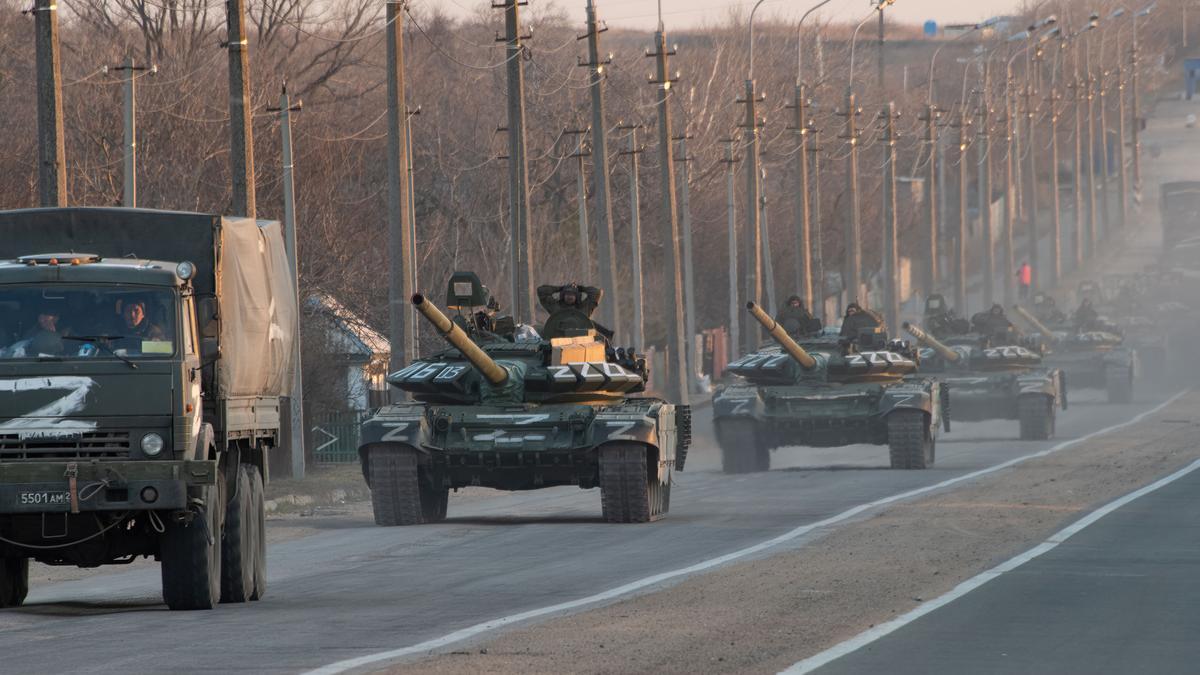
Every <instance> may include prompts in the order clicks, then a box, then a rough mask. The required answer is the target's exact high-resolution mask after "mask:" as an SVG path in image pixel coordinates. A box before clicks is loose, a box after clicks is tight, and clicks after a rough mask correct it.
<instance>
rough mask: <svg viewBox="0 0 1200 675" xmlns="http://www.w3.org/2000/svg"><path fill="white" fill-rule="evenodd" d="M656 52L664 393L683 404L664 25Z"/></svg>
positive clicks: (681, 330) (683, 371)
mask: <svg viewBox="0 0 1200 675" xmlns="http://www.w3.org/2000/svg"><path fill="white" fill-rule="evenodd" d="M654 46H655V49H654V53H653V54H652V55H651V56H653V58H654V60H655V64H656V66H657V68H656V71H657V78H656V80H655V81H654V82H652V84H653V85H654V86H655V87H656V88H657V91H658V92H659V98H658V105H657V108H658V150H659V162H660V167H659V169H660V171H661V176H662V178H661V180H662V184H661V189H662V217H663V222H662V224H661V226H660V227H661V236H662V242H663V244H664V248H665V249H666V250H665V253H666V260H665V261H664V262H666V270H665V275H664V276H665V281H666V284H665V286H666V287H665V288H664V289H663V290H664V291H665V293H664V296H665V298H666V302H667V306H666V310H667V316H666V319H667V349H668V351H669V352H670V353H669V355H668V356H669V361H668V362H666V363H664V364H663V365H665V366H667V367H666V374H667V379H666V386H665V387H663V393H664V394H665V395H666V397H667V400H669V401H672V402H674V403H678V404H681V405H687V404H688V402H689V400H690V399H689V392H688V386H687V357H686V354H687V349H688V341H687V340H685V336H684V332H685V331H684V326H685V325H686V324H685V318H684V308H683V288H682V287H683V274H682V269H681V267H682V265H681V258H682V255H681V253H680V250H679V248H680V242H679V238H680V237H679V214H678V210H677V202H676V201H675V161H674V145H673V141H672V139H673V138H674V136H673V135H672V133H671V93H672V78H671V71H670V68H669V66H668V63H667V59H668V58H669V57H670V56H672V55H673V54H674V53H675V52H674V50H670V51H668V50H667V36H666V33H665V32H663V30H662V27H661V26H660V27H659V30H658V31H657V32H656V33H655V34H654Z"/></svg>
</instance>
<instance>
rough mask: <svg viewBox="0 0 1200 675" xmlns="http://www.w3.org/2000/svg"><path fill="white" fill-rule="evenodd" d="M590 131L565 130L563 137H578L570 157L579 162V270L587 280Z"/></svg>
mask: <svg viewBox="0 0 1200 675" xmlns="http://www.w3.org/2000/svg"><path fill="white" fill-rule="evenodd" d="M588 131H590V129H586V128H585V129H563V136H576V137H577V138H578V140H577V141H576V143H575V152H573V153H571V155H570V157H571V158H573V159H576V160H578V166H579V175H578V176H577V177H576V181H577V182H576V189H577V190H578V191H579V269H581V270H583V272H582V274H581V276H582V277H583V278H585V279H587V278H591V275H592V250H591V241H590V237H589V230H588V209H587V176H586V174H587V171H586V170H585V169H584V159H585V158H586V157H589V156H590V155H591V153H590V152H588V151H587V149H586V148H585V147H584V145H583V139H584V136H585V135H586V134H587V133H588Z"/></svg>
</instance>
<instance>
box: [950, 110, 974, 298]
mask: <svg viewBox="0 0 1200 675" xmlns="http://www.w3.org/2000/svg"><path fill="white" fill-rule="evenodd" d="M954 126H955V128H957V129H958V232H957V234H956V236H955V242H954V306H955V307H957V308H958V311H959V312H961V313H962V314H963V315H964V316H968V315H969V314H968V312H967V193H968V192H969V190H968V188H969V186H968V185H967V158H968V156H969V154H968V152H967V150H968V144H967V138H968V136H967V130H968V128H969V127H970V126H971V121H970V118H968V117H967V108H966V106H965V105H964V106H961V107H959V109H958V122H957V123H956V124H955V125H954Z"/></svg>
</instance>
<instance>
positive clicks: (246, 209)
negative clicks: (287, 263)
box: [225, 0, 258, 218]
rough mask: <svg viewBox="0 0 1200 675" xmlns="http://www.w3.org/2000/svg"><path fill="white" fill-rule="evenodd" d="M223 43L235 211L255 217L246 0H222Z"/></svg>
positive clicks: (248, 216)
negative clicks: (223, 6) (227, 88)
mask: <svg viewBox="0 0 1200 675" xmlns="http://www.w3.org/2000/svg"><path fill="white" fill-rule="evenodd" d="M225 30H226V40H227V42H226V43H225V47H226V48H227V49H228V50H229V132H230V144H229V165H230V176H231V177H232V179H233V204H232V210H233V212H234V214H235V215H239V216H245V217H247V218H254V217H256V215H257V213H258V211H257V209H256V208H255V196H254V130H253V128H252V126H251V122H252V121H253V120H252V115H251V112H252V111H251V108H250V44H249V42H248V41H247V39H246V0H225Z"/></svg>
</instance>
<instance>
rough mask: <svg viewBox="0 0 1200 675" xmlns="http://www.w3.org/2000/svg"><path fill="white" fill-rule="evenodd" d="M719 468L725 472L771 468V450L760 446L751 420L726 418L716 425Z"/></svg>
mask: <svg viewBox="0 0 1200 675" xmlns="http://www.w3.org/2000/svg"><path fill="white" fill-rule="evenodd" d="M717 444H718V445H720V446H721V469H722V470H723V471H724V472H725V473H751V472H753V471H770V470H771V451H770V450H768V449H766V448H764V447H761V445H760V443H759V442H758V434H757V433H756V431H755V425H754V421H753V420H726V421H724V422H721V423H720V424H718V425H717Z"/></svg>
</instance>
